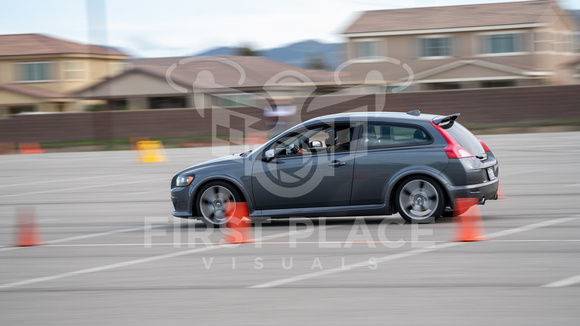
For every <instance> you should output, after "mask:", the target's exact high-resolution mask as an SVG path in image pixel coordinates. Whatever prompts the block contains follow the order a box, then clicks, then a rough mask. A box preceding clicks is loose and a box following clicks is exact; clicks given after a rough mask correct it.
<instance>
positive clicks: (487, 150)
mask: <svg viewBox="0 0 580 326" xmlns="http://www.w3.org/2000/svg"><path fill="white" fill-rule="evenodd" d="M479 142H480V143H481V146H483V149H484V150H485V152H486V153H487V152H491V149H489V147H487V145H486V144H485V143H484V142H483V140H481V139H480V140H479Z"/></svg>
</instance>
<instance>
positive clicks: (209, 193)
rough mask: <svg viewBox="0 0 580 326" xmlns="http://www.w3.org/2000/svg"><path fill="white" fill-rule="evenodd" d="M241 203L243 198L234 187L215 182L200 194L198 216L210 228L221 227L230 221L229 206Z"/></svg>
mask: <svg viewBox="0 0 580 326" xmlns="http://www.w3.org/2000/svg"><path fill="white" fill-rule="evenodd" d="M240 201H242V197H241V196H240V194H239V191H238V190H237V189H236V188H235V187H234V186H232V185H231V184H229V183H227V182H223V181H213V182H210V183H208V184H206V185H204V186H203V187H202V188H201V189H200V191H199V192H198V195H197V199H196V208H197V214H198V216H199V217H200V219H201V220H202V221H203V222H204V223H205V224H206V225H207V226H208V227H219V226H222V225H224V224H226V223H227V222H228V220H229V216H228V214H227V206H228V204H230V203H234V202H240Z"/></svg>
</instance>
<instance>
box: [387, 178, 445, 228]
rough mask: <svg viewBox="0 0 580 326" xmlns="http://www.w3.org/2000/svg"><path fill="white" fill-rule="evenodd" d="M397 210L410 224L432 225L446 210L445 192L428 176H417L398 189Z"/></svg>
mask: <svg viewBox="0 0 580 326" xmlns="http://www.w3.org/2000/svg"><path fill="white" fill-rule="evenodd" d="M395 203H396V206H397V210H398V212H399V214H400V215H401V217H403V219H404V220H405V221H406V222H409V223H421V224H423V223H432V222H434V221H435V220H436V219H437V218H439V217H440V216H441V214H442V213H443V211H444V210H445V199H444V197H443V191H442V190H441V187H440V186H439V184H437V182H435V181H434V180H433V179H431V178H429V177H426V176H415V177H411V178H409V179H406V180H405V181H403V182H402V183H401V184H400V185H399V187H397V192H396V200H395Z"/></svg>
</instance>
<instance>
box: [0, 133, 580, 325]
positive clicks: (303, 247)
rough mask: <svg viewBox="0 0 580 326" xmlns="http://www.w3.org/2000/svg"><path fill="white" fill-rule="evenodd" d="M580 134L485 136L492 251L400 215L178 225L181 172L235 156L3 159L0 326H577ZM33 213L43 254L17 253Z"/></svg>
mask: <svg viewBox="0 0 580 326" xmlns="http://www.w3.org/2000/svg"><path fill="white" fill-rule="evenodd" d="M579 136H580V133H553V134H527V135H498V136H486V137H482V138H483V140H484V141H485V142H486V143H487V144H488V145H489V146H490V147H491V148H492V150H493V151H494V152H495V153H496V156H497V157H498V159H499V161H500V178H501V182H502V190H503V192H504V194H505V196H506V198H505V199H503V200H498V201H490V202H488V203H487V204H486V205H484V206H481V207H480V211H481V215H482V220H483V228H484V232H485V234H486V237H487V238H489V240H487V241H480V242H469V243H467V242H452V241H449V239H452V238H453V237H454V224H453V223H452V221H451V219H442V220H440V221H438V222H437V223H435V224H430V225H410V224H403V221H402V219H401V218H400V217H399V216H398V215H395V216H390V217H358V218H328V219H292V220H269V221H265V222H263V223H258V224H256V225H255V227H254V230H253V237H254V239H255V240H256V241H255V242H252V243H245V244H222V243H220V240H221V239H222V236H223V235H222V233H221V231H220V230H214V229H207V228H205V226H204V225H203V224H202V223H201V222H196V221H189V220H180V219H174V218H172V217H170V212H171V209H172V208H171V203H170V200H169V181H170V179H171V177H172V176H173V174H174V173H176V172H178V171H179V170H181V169H183V168H185V167H187V166H188V165H191V164H194V163H197V162H201V161H204V160H206V159H209V158H211V157H212V156H214V155H221V154H224V155H225V154H229V152H228V151H231V152H235V151H236V150H238V149H237V148H236V149H228V148H222V149H215V148H214V149H204V148H196V149H174V150H173V149H172V150H167V155H168V158H169V161H168V162H164V163H158V164H140V163H137V162H136V160H135V153H134V152H129V151H127V152H91V153H65V154H38V155H4V156H0V166H2V169H0V180H2V183H0V217H1V218H0V246H2V247H0V259H1V261H2V264H1V265H0V275H1V276H2V277H1V278H0V279H1V281H0V324H2V325H20V324H22V325H52V324H55V325H56V324H58V325H62V324H70V325H79V324H89V325H91V324H99V325H102V324H115V325H132V324H140V325H143V324H151V325H156V324H160V323H164V324H167V323H170V324H172V325H180V324H191V323H196V324H203V325H224V324H225V323H236V324H240V325H246V324H248V325H249V324H252V325H255V324H260V325H262V324H264V325H265V324H268V325H271V324H278V325H283V324H286V325H295V324H297V323H303V324H319V325H327V324H328V325H337V324H342V325H352V324H355V323H356V324H377V323H384V322H389V323H392V324H398V325H417V324H425V323H429V324H433V325H463V324H466V323H469V324H483V323H488V324H506V323H509V324H516V325H518V324H522V325H523V324H525V325H553V324H570V325H572V324H577V323H578V322H579V321H580V312H579V311H578V309H577V306H578V304H579V303H580V295H579V294H580V293H579V290H580V276H579V275H580V259H579V258H580V250H579V248H580V237H579V236H578V232H577V230H578V229H579V227H580V213H579V212H578V209H577V208H578V203H577V201H578V198H580V196H579V195H580V171H578V169H577V166H578V165H577V162H578V160H579V159H580V137H579ZM23 207H25V208H29V209H31V210H32V212H34V216H35V218H36V222H37V227H38V230H39V233H40V237H41V238H42V242H43V243H44V245H42V246H36V247H26V248H20V247H12V246H11V245H12V243H13V242H14V239H15V234H14V233H15V227H14V225H15V216H16V214H17V213H18V212H19V211H20V209H21V208H23Z"/></svg>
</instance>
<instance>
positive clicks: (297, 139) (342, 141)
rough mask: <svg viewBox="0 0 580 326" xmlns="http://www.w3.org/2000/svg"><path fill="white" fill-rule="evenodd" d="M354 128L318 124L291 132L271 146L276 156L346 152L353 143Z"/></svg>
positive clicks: (345, 125) (346, 125) (341, 125)
mask: <svg viewBox="0 0 580 326" xmlns="http://www.w3.org/2000/svg"><path fill="white" fill-rule="evenodd" d="M354 130H355V128H354V127H352V126H350V125H348V124H344V125H343V124H337V125H334V126H331V125H326V124H325V125H317V126H314V127H310V128H304V129H300V130H297V131H295V132H292V133H289V134H287V135H286V136H285V137H283V138H281V139H279V140H278V141H277V142H276V143H275V144H274V145H273V147H271V148H274V150H275V152H276V156H292V155H313V154H326V153H334V152H346V151H349V150H350V147H351V144H352V143H353V141H352V140H353V139H354V138H353V137H354Z"/></svg>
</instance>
